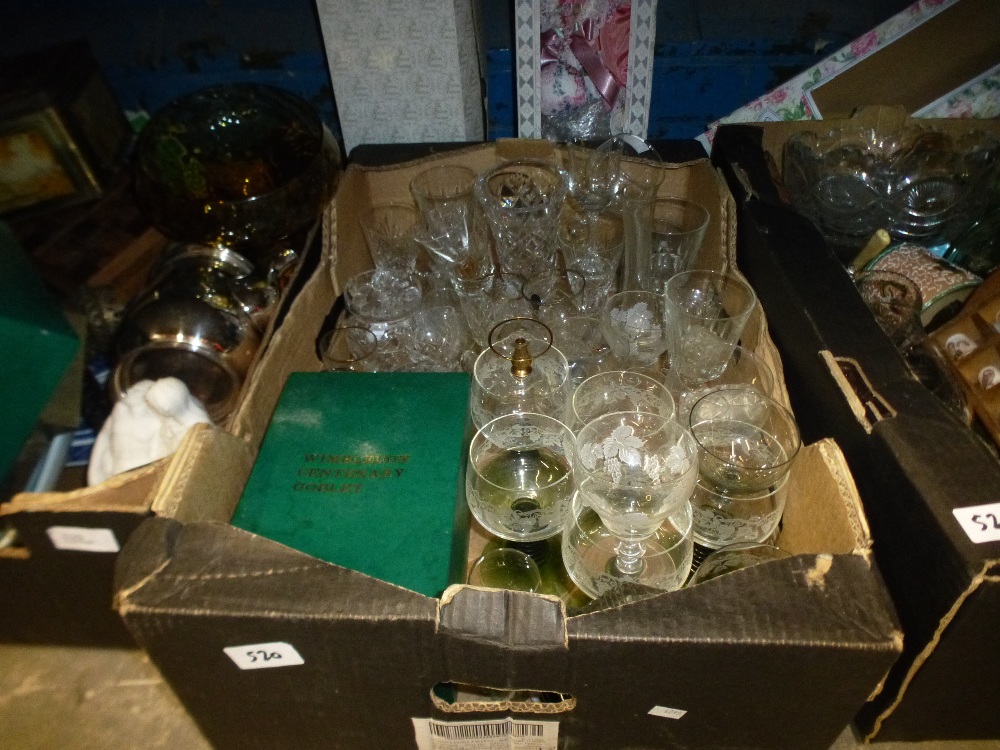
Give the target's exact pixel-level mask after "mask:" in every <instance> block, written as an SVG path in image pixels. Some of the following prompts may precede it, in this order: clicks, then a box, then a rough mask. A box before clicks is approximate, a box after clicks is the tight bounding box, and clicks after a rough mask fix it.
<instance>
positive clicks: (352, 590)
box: [115, 518, 437, 622]
mask: <svg viewBox="0 0 1000 750" xmlns="http://www.w3.org/2000/svg"><path fill="white" fill-rule="evenodd" d="M125 549H126V550H127V553H125V552H124V551H123V554H121V555H119V556H118V564H117V568H116V571H115V589H116V591H117V595H116V606H117V607H118V609H119V611H120V612H121V613H122V615H123V616H126V617H127V616H129V615H130V614H134V613H135V612H137V611H150V610H160V609H161V608H162V607H164V606H166V607H167V608H168V609H169V610H170V611H171V612H173V613H175V614H178V613H182V612H183V613H187V614H189V615H197V616H200V617H208V616H211V615H213V614H217V615H223V616H230V617H236V616H239V615H259V614H260V613H261V606H262V602H264V603H266V605H264V607H265V609H266V611H268V612H270V613H273V615H274V616H276V617H281V618H288V617H294V616H300V617H309V618H331V619H336V618H346V619H352V620H356V619H364V618H366V617H386V616H388V617H393V618H404V617H405V618H418V619H423V620H427V621H429V622H434V621H435V620H436V617H437V600H435V599H429V598H427V597H425V596H421V595H420V594H415V593H413V592H412V591H407V590H406V589H402V588H400V587H398V586H393V585H392V584H389V583H385V582H384V581H379V580H376V579H374V578H369V577H368V576H365V575H362V574H361V573H356V572H355V571H352V570H346V569H344V568H341V567H339V566H337V565H332V564H330V563H325V562H321V561H320V560H317V559H316V558H314V557H310V556H308V555H304V554H302V553H301V552H298V551H297V550H293V549H290V548H288V547H285V546H284V545H281V544H278V543H277V542H272V541H270V540H268V539H264V538H263V537H258V536H256V535H254V534H250V533H248V532H246V531H243V530H241V529H236V528H234V527H232V526H229V525H228V524H221V523H213V522H195V523H188V524H180V523H178V522H177V521H173V520H170V519H166V518H150V519H147V520H146V521H144V522H143V523H142V524H141V525H140V526H139V528H138V529H137V530H136V531H135V532H134V533H133V534H132V536H131V537H130V538H129V540H128V542H127V543H126V547H125Z"/></svg>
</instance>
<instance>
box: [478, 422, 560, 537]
mask: <svg viewBox="0 0 1000 750" xmlns="http://www.w3.org/2000/svg"><path fill="white" fill-rule="evenodd" d="M572 452H573V433H572V432H571V431H570V429H569V428H568V427H567V426H566V425H564V424H563V423H562V422H560V421H559V420H557V419H553V418H552V417H550V416H547V415H545V414H537V413H531V412H528V413H521V414H506V415H504V416H501V417H497V418H496V419H494V420H492V421H490V422H487V423H486V424H485V425H483V426H482V427H481V428H480V429H479V430H477V431H476V434H475V435H474V436H473V438H472V442H471V444H470V445H469V464H468V470H467V471H466V486H465V494H466V500H467V502H468V505H469V510H471V511H472V515H473V516H475V518H476V520H477V521H479V523H480V524H482V525H483V527H484V528H485V529H486V530H487V531H489V532H490V533H492V534H494V535H495V536H498V537H500V538H501V539H508V540H512V541H527V542H530V541H537V540H539V539H547V538H548V537H550V536H554V535H555V534H558V533H559V532H560V531H562V528H563V524H564V523H565V521H566V517H567V514H568V511H569V503H570V499H571V497H572V494H573V465H572Z"/></svg>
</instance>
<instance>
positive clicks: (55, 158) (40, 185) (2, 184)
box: [0, 107, 101, 216]
mask: <svg viewBox="0 0 1000 750" xmlns="http://www.w3.org/2000/svg"><path fill="white" fill-rule="evenodd" d="M100 195H101V185H100V182H99V181H98V179H97V176H96V175H95V174H94V172H93V170H92V169H91V168H90V166H89V165H88V163H87V161H86V159H85V158H84V156H83V154H81V152H80V149H79V147H78V146H77V144H76V142H75V141H74V139H73V137H72V135H71V134H70V132H69V130H68V129H67V127H66V125H65V123H64V122H63V120H62V117H61V116H60V114H59V112H58V111H57V110H56V109H55V108H54V107H45V108H42V109H39V110H36V111H33V112H28V113H21V114H17V115H14V116H12V117H9V118H5V119H4V118H3V116H2V114H0V216H7V215H13V214H18V215H22V214H25V213H28V212H32V213H33V212H35V211H41V210H50V209H52V208H61V207H64V206H69V205H72V204H75V203H80V202H83V201H86V200H91V199H93V198H97V197H99V196H100Z"/></svg>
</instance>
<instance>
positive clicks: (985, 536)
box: [952, 503, 1000, 544]
mask: <svg viewBox="0 0 1000 750" xmlns="http://www.w3.org/2000/svg"><path fill="white" fill-rule="evenodd" d="M952 513H954V514H955V518H957V519H958V522H959V523H960V524H961V525H962V528H963V529H964V530H965V533H966V534H968V536H969V539H971V540H972V541H973V542H974V543H976V544H982V543H984V542H998V541H1000V503H990V504H989V505H970V506H969V507H968V508H955V509H954V510H953V511H952Z"/></svg>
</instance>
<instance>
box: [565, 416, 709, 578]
mask: <svg viewBox="0 0 1000 750" xmlns="http://www.w3.org/2000/svg"><path fill="white" fill-rule="evenodd" d="M576 469H577V472H578V474H579V477H578V488H579V491H580V493H581V495H582V496H583V502H584V503H586V504H587V505H588V506H590V507H591V508H593V509H594V510H595V511H596V512H597V513H598V515H600V517H601V519H602V520H603V521H604V524H605V525H606V526H607V527H608V529H609V530H610V531H611V533H613V534H614V535H615V536H617V537H618V538H619V539H620V540H621V541H622V544H620V545H619V546H618V548H617V562H616V565H617V566H618V568H619V570H620V571H621V572H622V573H623V574H625V575H633V574H636V573H637V572H638V571H639V570H640V569H641V568H642V565H643V563H642V556H643V554H644V551H645V548H644V546H643V543H644V541H645V540H646V539H647V538H648V537H649V536H651V535H652V534H653V533H654V532H655V531H656V529H657V528H658V527H659V526H660V524H661V523H663V521H664V520H665V519H666V518H667V516H669V515H671V514H672V513H674V512H676V511H677V510H678V509H680V508H681V507H682V506H683V505H685V504H686V503H687V502H688V501H689V499H690V497H691V493H692V491H693V490H694V483H695V480H696V479H697V477H698V453H697V444H696V443H695V442H694V439H693V438H692V437H691V434H690V433H689V432H688V431H687V430H686V429H684V428H683V427H681V426H680V425H679V424H677V422H675V421H674V420H673V419H671V418H668V417H665V416H663V415H662V414H649V413H646V412H636V411H630V412H612V413H610V414H603V415H601V416H599V417H597V418H596V419H593V420H591V421H590V422H588V423H587V424H585V425H584V426H583V427H582V428H581V429H580V430H579V432H578V433H577V437H576Z"/></svg>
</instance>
